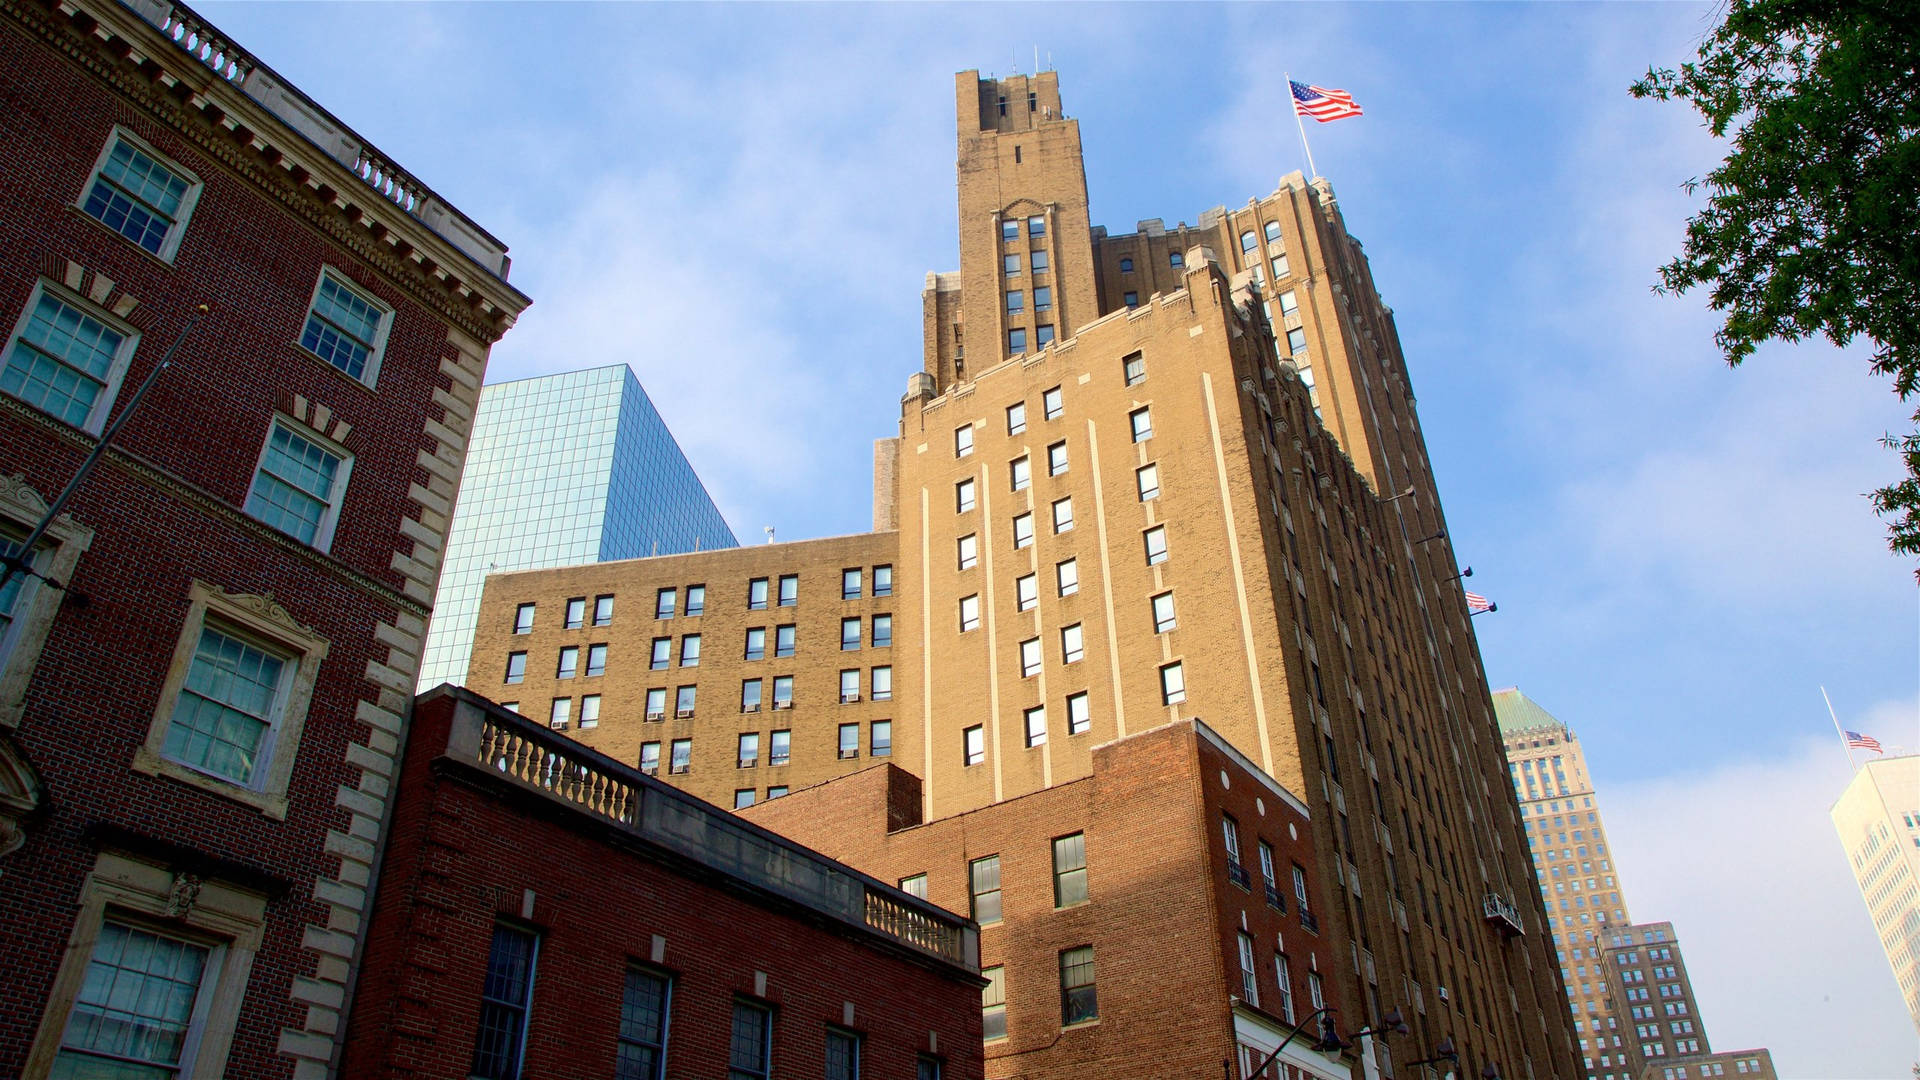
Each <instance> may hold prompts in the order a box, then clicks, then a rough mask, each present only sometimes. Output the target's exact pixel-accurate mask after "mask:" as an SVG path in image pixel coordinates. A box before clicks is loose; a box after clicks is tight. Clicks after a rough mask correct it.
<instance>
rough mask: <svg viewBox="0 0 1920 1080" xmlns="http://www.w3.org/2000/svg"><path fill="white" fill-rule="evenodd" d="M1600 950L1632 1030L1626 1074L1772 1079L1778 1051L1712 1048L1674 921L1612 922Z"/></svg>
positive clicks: (1653, 1079)
mask: <svg viewBox="0 0 1920 1080" xmlns="http://www.w3.org/2000/svg"><path fill="white" fill-rule="evenodd" d="M1600 955H1601V966H1602V967H1603V968H1605V970H1606V979H1607V988H1608V990H1609V991H1610V992H1611V994H1612V997H1613V1003H1614V1004H1613V1007H1614V1009H1615V1010H1616V1011H1617V1012H1618V1014H1619V1015H1620V1017H1621V1019H1622V1023H1623V1024H1625V1025H1628V1026H1629V1027H1630V1028H1631V1030H1630V1031H1629V1032H1628V1033H1627V1038H1626V1047H1625V1048H1626V1050H1627V1061H1628V1072H1627V1073H1626V1074H1625V1075H1628V1076H1632V1077H1636V1078H1638V1080H1712V1078H1715V1077H1721V1076H1746V1077H1756V1078H1758V1080H1774V1070H1773V1055H1772V1054H1771V1053H1769V1052H1768V1051H1767V1050H1766V1049H1764V1048H1761V1049H1754V1050H1721V1051H1715V1050H1714V1049H1713V1044H1712V1043H1711V1041H1710V1040H1708V1038H1707V1023H1706V1021H1705V1020H1703V1019H1701V1017H1700V1001H1699V999H1698V998H1696V997H1695V996H1694V993H1693V980H1692V979H1691V978H1689V977H1688V975H1687V961H1686V957H1685V956H1683V955H1682V954H1681V951H1680V942H1679V940H1678V938H1676V937H1675V936H1674V932H1673V924H1672V923H1668V922H1658V923H1636V924H1634V925H1631V926H1613V927H1609V928H1608V929H1607V931H1606V933H1605V934H1604V935H1603V946H1602V948H1601V953H1600Z"/></svg>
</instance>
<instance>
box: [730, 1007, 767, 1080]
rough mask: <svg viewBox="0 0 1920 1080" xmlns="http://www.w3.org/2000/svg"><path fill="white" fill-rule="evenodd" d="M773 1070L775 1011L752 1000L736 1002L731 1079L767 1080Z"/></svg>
mask: <svg viewBox="0 0 1920 1080" xmlns="http://www.w3.org/2000/svg"><path fill="white" fill-rule="evenodd" d="M772 1069H773V1012H772V1010H770V1009H768V1008H766V1007H765V1006H762V1005H755V1004H754V1003H752V1002H750V1001H736V1002H734V1003H733V1038H732V1039H731V1040H729V1042H728V1054H727V1080H767V1078H768V1077H769V1076H771V1075H772Z"/></svg>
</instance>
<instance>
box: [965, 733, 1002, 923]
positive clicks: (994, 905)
mask: <svg viewBox="0 0 1920 1080" xmlns="http://www.w3.org/2000/svg"><path fill="white" fill-rule="evenodd" d="M969 730H977V729H969ZM967 888H968V892H969V894H970V895H971V896H972V897H973V906H972V908H971V909H970V910H971V911H972V912H973V921H974V922H977V923H982V924H985V923H996V922H999V921H1000V856H998V855H988V856H987V857H986V858H984V859H975V860H973V861H972V862H970V863H968V864H967Z"/></svg>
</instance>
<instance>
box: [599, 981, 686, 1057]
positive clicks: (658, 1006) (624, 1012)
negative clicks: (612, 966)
mask: <svg viewBox="0 0 1920 1080" xmlns="http://www.w3.org/2000/svg"><path fill="white" fill-rule="evenodd" d="M671 988H672V983H671V981H670V980H668V978H667V977H666V976H665V975H661V974H657V973H655V972H652V971H647V970H645V969H642V968H628V969H627V986H626V991H625V993H624V994H623V995H622V996H621V999H620V1049H619V1055H618V1056H617V1057H616V1058H615V1059H614V1063H613V1075H614V1080H661V1078H662V1077H663V1076H665V1074H666V1073H665V1070H666V1063H667V1060H666V1059H667V1012H668V1002H669V1001H670V1000H671V995H672V989H671Z"/></svg>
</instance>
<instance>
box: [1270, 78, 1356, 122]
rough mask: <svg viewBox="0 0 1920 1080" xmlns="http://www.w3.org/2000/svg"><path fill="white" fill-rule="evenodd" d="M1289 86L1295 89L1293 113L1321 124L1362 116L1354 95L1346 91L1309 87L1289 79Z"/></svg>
mask: <svg viewBox="0 0 1920 1080" xmlns="http://www.w3.org/2000/svg"><path fill="white" fill-rule="evenodd" d="M1287 85H1288V86H1290V87H1292V88H1293V111H1294V112H1296V113H1299V114H1300V115H1301V116H1311V117H1313V118H1314V119H1315V120H1318V121H1320V122H1321V123H1323V124H1325V123H1329V122H1331V121H1334V120H1340V119H1344V118H1345V117H1349V116H1360V115H1362V114H1361V112H1360V106H1358V105H1355V104H1354V103H1353V95H1352V94H1349V93H1347V92H1346V91H1345V90H1329V89H1327V88H1326V87H1324V86H1307V85H1304V84H1302V83H1297V82H1294V81H1292V80H1291V79H1289V80H1288V81H1287Z"/></svg>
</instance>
